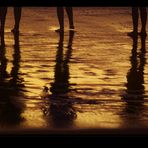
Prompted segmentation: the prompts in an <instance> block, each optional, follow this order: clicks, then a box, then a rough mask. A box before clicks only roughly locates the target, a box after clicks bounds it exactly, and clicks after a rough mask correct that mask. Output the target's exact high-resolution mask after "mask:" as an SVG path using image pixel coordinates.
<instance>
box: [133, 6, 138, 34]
mask: <svg viewBox="0 0 148 148" xmlns="http://www.w3.org/2000/svg"><path fill="white" fill-rule="evenodd" d="M138 18H139V13H138V7H133V8H132V20H133V32H135V33H137V32H138Z"/></svg>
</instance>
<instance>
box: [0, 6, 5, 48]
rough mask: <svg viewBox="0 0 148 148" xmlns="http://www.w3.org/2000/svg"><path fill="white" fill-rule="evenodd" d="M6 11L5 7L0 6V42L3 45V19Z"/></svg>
mask: <svg viewBox="0 0 148 148" xmlns="http://www.w3.org/2000/svg"><path fill="white" fill-rule="evenodd" d="M6 13H7V7H1V8H0V21H1V26H0V35H1V44H2V45H4V30H5V21H6Z"/></svg>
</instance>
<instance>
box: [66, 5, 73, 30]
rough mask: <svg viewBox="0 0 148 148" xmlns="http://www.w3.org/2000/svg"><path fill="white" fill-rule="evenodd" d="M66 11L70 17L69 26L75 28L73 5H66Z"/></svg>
mask: <svg viewBox="0 0 148 148" xmlns="http://www.w3.org/2000/svg"><path fill="white" fill-rule="evenodd" d="M66 12H67V15H68V19H69V28H70V29H74V24H73V10H72V7H66Z"/></svg>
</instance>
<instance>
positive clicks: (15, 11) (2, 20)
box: [0, 7, 22, 35]
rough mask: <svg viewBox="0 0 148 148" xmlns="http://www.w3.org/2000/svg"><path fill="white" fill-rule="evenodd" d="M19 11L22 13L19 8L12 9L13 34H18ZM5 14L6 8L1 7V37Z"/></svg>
mask: <svg viewBox="0 0 148 148" xmlns="http://www.w3.org/2000/svg"><path fill="white" fill-rule="evenodd" d="M21 11H22V8H21V7H14V19H15V24H14V28H13V29H12V31H13V32H19V24H20V19H21ZM6 14H7V7H1V8H0V21H1V26H0V32H1V34H2V35H3V34H4V30H5V21H6Z"/></svg>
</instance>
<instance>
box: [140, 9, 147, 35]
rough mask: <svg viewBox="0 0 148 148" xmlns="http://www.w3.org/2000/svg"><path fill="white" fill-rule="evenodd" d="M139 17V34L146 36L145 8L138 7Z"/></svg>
mask: <svg viewBox="0 0 148 148" xmlns="http://www.w3.org/2000/svg"><path fill="white" fill-rule="evenodd" d="M140 16H141V24H142V27H141V34H143V35H146V22H147V11H146V7H140Z"/></svg>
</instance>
